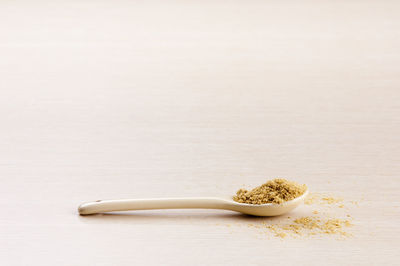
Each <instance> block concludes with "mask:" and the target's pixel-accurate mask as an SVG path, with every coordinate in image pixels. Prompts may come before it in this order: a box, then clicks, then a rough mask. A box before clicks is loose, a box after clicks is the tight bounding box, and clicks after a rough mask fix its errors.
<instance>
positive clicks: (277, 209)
mask: <svg viewBox="0 0 400 266" xmlns="http://www.w3.org/2000/svg"><path fill="white" fill-rule="evenodd" d="M307 194H308V190H307V191H306V192H304V194H303V195H301V196H300V197H297V198H295V199H293V200H290V201H286V202H284V203H282V204H275V203H267V204H260V205H256V204H247V203H239V202H236V201H234V200H233V199H232V198H230V197H226V198H216V197H215V198H214V197H202V198H154V199H119V200H97V201H93V202H87V203H83V204H81V205H80V206H79V208H78V211H79V214H81V215H88V214H96V213H104V212H115V211H133V210H154V209H222V210H230V211H236V212H240V213H244V214H248V215H254V216H277V215H281V214H284V213H287V212H289V211H291V210H293V209H294V208H296V207H297V206H299V205H300V204H301V203H302V202H303V201H304V199H305V198H306V197H307Z"/></svg>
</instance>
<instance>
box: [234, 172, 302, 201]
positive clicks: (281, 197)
mask: <svg viewBox="0 0 400 266" xmlns="http://www.w3.org/2000/svg"><path fill="white" fill-rule="evenodd" d="M306 190H307V186H306V185H300V184H297V183H295V182H291V181H288V180H286V179H281V178H277V179H274V180H270V181H268V182H267V183H265V184H263V185H261V186H259V187H256V188H254V189H252V190H250V191H248V190H246V189H239V190H238V192H236V196H234V197H233V200H234V201H237V202H240V203H247V204H258V205H259V204H266V203H277V204H281V203H283V202H285V201H289V200H293V199H295V198H297V197H299V196H301V195H303V194H304V192H306Z"/></svg>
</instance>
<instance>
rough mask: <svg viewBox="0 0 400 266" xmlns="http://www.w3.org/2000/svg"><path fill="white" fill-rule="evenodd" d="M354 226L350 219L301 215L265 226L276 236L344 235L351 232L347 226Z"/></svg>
mask: <svg viewBox="0 0 400 266" xmlns="http://www.w3.org/2000/svg"><path fill="white" fill-rule="evenodd" d="M349 226H352V224H351V223H350V221H348V220H343V219H327V220H322V219H321V218H319V217H310V216H307V217H301V218H298V219H295V220H294V221H292V222H291V223H289V224H274V225H266V226H265V228H267V229H269V230H270V231H272V232H273V233H274V234H275V236H279V237H285V236H287V234H291V235H293V236H294V235H300V236H302V235H321V234H328V235H333V234H335V235H342V236H349V235H350V234H349V233H347V232H346V231H344V228H345V227H349Z"/></svg>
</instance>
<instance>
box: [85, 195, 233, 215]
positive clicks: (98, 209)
mask: <svg viewBox="0 0 400 266" xmlns="http://www.w3.org/2000/svg"><path fill="white" fill-rule="evenodd" d="M228 205H229V203H228V201H226V200H223V199H220V198H211V197H209V198H207V197H204V198H202V197H201V198H155V199H119V200H97V201H93V202H87V203H83V204H82V205H80V206H79V208H78V211H79V213H80V214H82V215H86V214H95V213H103V212H113V211H133V210H152V209H226V208H227V207H228Z"/></svg>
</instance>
